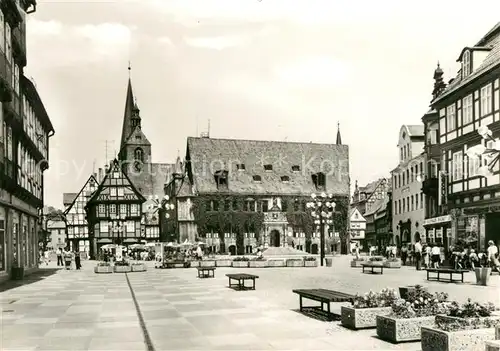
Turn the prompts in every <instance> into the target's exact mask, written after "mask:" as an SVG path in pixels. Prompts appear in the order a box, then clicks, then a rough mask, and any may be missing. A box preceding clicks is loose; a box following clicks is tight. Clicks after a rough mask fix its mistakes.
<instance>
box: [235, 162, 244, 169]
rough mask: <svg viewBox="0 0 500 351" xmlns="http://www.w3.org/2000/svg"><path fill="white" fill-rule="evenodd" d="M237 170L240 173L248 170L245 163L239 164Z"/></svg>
mask: <svg viewBox="0 0 500 351" xmlns="http://www.w3.org/2000/svg"><path fill="white" fill-rule="evenodd" d="M236 169H237V170H238V171H244V170H245V169H246V168H245V164H244V163H238V164H237V165H236Z"/></svg>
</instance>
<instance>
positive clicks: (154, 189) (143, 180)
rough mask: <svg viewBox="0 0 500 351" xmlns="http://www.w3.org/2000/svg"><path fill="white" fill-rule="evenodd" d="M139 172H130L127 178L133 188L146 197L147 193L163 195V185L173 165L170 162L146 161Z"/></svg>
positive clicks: (171, 171)
mask: <svg viewBox="0 0 500 351" xmlns="http://www.w3.org/2000/svg"><path fill="white" fill-rule="evenodd" d="M143 167H144V168H143V169H142V171H141V172H131V173H130V174H129V175H128V178H129V179H130V181H131V182H132V184H133V185H134V186H135V188H136V189H137V190H138V191H139V192H140V193H141V194H142V195H143V196H144V197H145V198H147V197H148V196H149V195H153V196H155V195H158V196H163V194H164V192H163V187H164V186H165V184H167V183H168V181H169V179H170V177H171V176H172V173H173V171H174V168H175V165H174V164H172V163H146V164H144V166H143Z"/></svg>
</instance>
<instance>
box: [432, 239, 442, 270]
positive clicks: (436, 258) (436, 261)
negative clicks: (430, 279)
mask: <svg viewBox="0 0 500 351" xmlns="http://www.w3.org/2000/svg"><path fill="white" fill-rule="evenodd" d="M431 257H432V266H433V268H439V265H440V264H441V249H440V248H439V246H437V244H434V246H432V249H431Z"/></svg>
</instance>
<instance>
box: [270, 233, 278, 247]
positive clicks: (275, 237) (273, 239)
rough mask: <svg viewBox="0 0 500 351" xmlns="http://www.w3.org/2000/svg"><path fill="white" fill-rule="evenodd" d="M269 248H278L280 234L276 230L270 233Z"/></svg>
mask: <svg viewBox="0 0 500 351" xmlns="http://www.w3.org/2000/svg"><path fill="white" fill-rule="evenodd" d="M270 239H271V246H274V247H279V246H280V232H279V231H278V230H276V229H274V230H272V231H271V236H270Z"/></svg>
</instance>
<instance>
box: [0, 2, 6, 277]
mask: <svg viewBox="0 0 500 351" xmlns="http://www.w3.org/2000/svg"><path fill="white" fill-rule="evenodd" d="M0 12H2V11H0ZM2 16H3V15H2ZM0 271H5V220H4V219H0Z"/></svg>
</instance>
